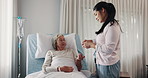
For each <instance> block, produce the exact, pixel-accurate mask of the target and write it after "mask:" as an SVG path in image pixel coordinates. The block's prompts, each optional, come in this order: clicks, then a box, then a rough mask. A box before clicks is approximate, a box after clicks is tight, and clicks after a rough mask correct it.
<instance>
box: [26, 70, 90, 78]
mask: <svg viewBox="0 0 148 78" xmlns="http://www.w3.org/2000/svg"><path fill="white" fill-rule="evenodd" d="M90 75H91V72H90V71H88V70H82V71H81V72H71V73H64V72H51V73H48V74H44V73H43V72H42V71H39V72H35V73H32V74H29V75H27V76H26V77H25V78H89V77H90Z"/></svg>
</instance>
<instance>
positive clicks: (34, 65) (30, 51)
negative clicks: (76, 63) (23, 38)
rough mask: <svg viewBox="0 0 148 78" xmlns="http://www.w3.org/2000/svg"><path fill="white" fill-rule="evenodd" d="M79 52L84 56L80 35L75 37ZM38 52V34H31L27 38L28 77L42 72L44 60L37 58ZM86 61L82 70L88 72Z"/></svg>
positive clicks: (84, 60) (83, 62) (83, 61)
mask: <svg viewBox="0 0 148 78" xmlns="http://www.w3.org/2000/svg"><path fill="white" fill-rule="evenodd" d="M75 40H76V45H77V50H78V52H79V53H82V54H83V55H84V51H83V48H82V46H81V41H80V38H79V35H77V34H76V35H75ZM36 50H37V36H36V34H30V35H28V37H27V50H26V51H27V56H26V75H28V74H30V73H33V72H37V71H41V69H42V64H43V62H44V58H39V59H37V58H35V52H36ZM87 69H88V68H87V64H86V59H83V60H82V70H87Z"/></svg>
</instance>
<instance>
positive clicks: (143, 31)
mask: <svg viewBox="0 0 148 78" xmlns="http://www.w3.org/2000/svg"><path fill="white" fill-rule="evenodd" d="M99 1H106V2H111V3H113V4H114V5H115V8H116V19H117V20H119V23H120V25H121V28H122V30H123V33H122V36H121V53H120V57H121V71H122V72H128V73H129V75H130V77H131V78H144V77H145V64H146V61H148V60H147V59H148V58H147V57H148V51H147V47H148V46H147V44H148V42H147V40H148V38H147V25H148V1H147V0H61V15H60V16H61V18H60V32H61V33H77V34H79V35H80V38H81V40H84V39H94V38H95V36H96V35H95V31H96V30H99V28H100V27H101V25H102V24H100V23H98V22H97V21H96V20H95V17H94V16H93V11H92V9H93V7H94V5H95V4H96V3H98V2H99ZM93 52H94V50H93V49H88V50H87V49H85V56H86V60H87V63H88V67H89V70H90V71H91V72H94V71H95V66H94V62H93V55H92V54H93ZM147 64H148V63H147Z"/></svg>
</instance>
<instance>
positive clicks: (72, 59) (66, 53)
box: [42, 34, 84, 73]
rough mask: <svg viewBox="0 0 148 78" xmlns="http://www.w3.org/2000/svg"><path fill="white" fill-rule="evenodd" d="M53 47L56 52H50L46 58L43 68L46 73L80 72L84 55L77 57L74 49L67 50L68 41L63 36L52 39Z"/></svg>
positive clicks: (59, 35)
mask: <svg viewBox="0 0 148 78" xmlns="http://www.w3.org/2000/svg"><path fill="white" fill-rule="evenodd" d="M52 43H53V44H52V45H53V48H54V49H55V50H49V51H48V52H47V54H46V56H45V61H44V63H43V66H42V71H43V72H44V73H49V72H73V71H80V70H81V68H82V66H81V60H83V58H84V56H83V55H82V54H79V55H78V56H77V55H76V54H77V53H76V52H74V50H72V49H66V48H65V46H66V41H65V38H64V36H63V35H61V34H58V35H55V36H54V37H53V39H52Z"/></svg>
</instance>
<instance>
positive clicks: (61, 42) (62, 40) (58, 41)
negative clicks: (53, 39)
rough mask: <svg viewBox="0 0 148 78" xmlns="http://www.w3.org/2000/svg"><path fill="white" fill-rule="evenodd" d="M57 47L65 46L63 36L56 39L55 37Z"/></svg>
mask: <svg viewBox="0 0 148 78" xmlns="http://www.w3.org/2000/svg"><path fill="white" fill-rule="evenodd" d="M56 45H57V47H59V48H63V49H64V48H65V46H66V41H65V38H64V36H60V37H59V38H58V39H57V44H56Z"/></svg>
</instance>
